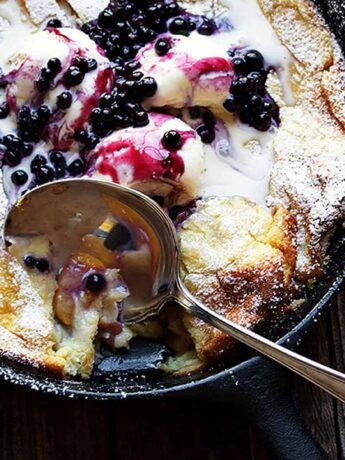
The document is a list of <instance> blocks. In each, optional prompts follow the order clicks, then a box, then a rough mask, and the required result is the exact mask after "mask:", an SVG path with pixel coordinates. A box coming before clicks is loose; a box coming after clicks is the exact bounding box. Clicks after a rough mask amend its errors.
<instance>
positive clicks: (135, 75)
mask: <svg viewBox="0 0 345 460" xmlns="http://www.w3.org/2000/svg"><path fill="white" fill-rule="evenodd" d="M143 76H144V74H143V73H142V72H140V71H139V70H136V71H135V72H133V73H132V75H131V78H132V79H133V80H135V81H139V80H141V79H142V78H143Z"/></svg>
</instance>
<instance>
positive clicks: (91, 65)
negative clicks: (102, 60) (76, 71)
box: [86, 59, 98, 72]
mask: <svg viewBox="0 0 345 460" xmlns="http://www.w3.org/2000/svg"><path fill="white" fill-rule="evenodd" d="M97 67H98V64H97V61H96V59H88V60H87V70H86V72H92V70H96V69H97Z"/></svg>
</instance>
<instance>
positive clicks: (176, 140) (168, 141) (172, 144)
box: [162, 130, 182, 151]
mask: <svg viewBox="0 0 345 460" xmlns="http://www.w3.org/2000/svg"><path fill="white" fill-rule="evenodd" d="M162 145H163V147H164V148H166V149H167V150H170V151H174V150H178V149H179V148H180V147H181V145H182V139H181V134H180V133H178V132H177V131H174V130H171V131H167V132H166V133H164V135H163V137H162Z"/></svg>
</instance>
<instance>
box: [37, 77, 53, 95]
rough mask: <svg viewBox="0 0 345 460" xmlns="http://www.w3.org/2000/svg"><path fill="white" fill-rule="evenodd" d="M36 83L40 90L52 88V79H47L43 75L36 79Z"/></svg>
mask: <svg viewBox="0 0 345 460" xmlns="http://www.w3.org/2000/svg"><path fill="white" fill-rule="evenodd" d="M35 85H36V88H37V89H38V91H41V92H43V91H48V89H49V88H50V81H49V80H46V79H45V78H43V77H40V78H39V79H38V80H36V81H35Z"/></svg>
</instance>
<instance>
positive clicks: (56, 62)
mask: <svg viewBox="0 0 345 460" xmlns="http://www.w3.org/2000/svg"><path fill="white" fill-rule="evenodd" d="M47 67H48V69H50V70H51V71H52V72H53V73H55V75H57V74H58V73H59V72H60V70H61V61H60V59H58V58H52V59H49V61H48V63H47Z"/></svg>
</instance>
